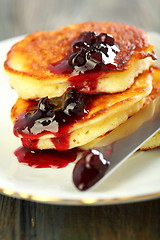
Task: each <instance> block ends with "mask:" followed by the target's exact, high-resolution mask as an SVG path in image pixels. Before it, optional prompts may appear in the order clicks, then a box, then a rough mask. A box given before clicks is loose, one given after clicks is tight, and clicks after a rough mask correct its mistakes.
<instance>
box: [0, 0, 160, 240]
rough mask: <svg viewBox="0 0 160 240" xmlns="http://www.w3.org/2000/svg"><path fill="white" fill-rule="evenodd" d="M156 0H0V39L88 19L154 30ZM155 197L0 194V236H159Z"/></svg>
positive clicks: (150, 239)
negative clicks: (67, 202) (83, 202)
mask: <svg viewBox="0 0 160 240" xmlns="http://www.w3.org/2000/svg"><path fill="white" fill-rule="evenodd" d="M159 18H160V1H159V0H152V1H151V0H111V1H109V0H108V1H107V0H99V1H96V0H84V1H83V0H81V1H80V0H68V1H67V0H62V1H59V0H39V1H34V0H27V1H26V0H25V1H24V0H0V40H3V39H6V38H10V37H13V36H17V35H21V34H24V33H30V32H33V31H36V30H51V29H57V28H59V27H61V26H64V25H67V24H71V23H78V22H82V21H88V20H98V21H101V20H105V21H117V22H124V23H127V24H132V25H136V26H138V27H141V28H143V29H145V30H146V31H157V32H160V20H159ZM159 210H160V199H156V200H149V201H144V202H137V203H128V204H117V205H108V206H107V205H106V206H62V205H61V206H58V205H47V204H42V203H36V202H30V201H26V200H19V199H14V198H11V197H7V196H4V195H2V194H1V195H0V240H12V239H13V240H54V239H56V240H63V239H64V240H68V239H69V240H72V239H74V240H78V239H80V240H88V239H91V240H97V239H98V240H104V239H108V240H112V239H116V240H143V239H144V240H159V239H160V211H159Z"/></svg>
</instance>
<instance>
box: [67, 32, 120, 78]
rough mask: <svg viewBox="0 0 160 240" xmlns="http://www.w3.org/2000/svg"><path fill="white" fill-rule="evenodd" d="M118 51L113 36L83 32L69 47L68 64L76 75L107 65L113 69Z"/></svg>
mask: <svg viewBox="0 0 160 240" xmlns="http://www.w3.org/2000/svg"><path fill="white" fill-rule="evenodd" d="M109 48H110V49H109ZM118 51H119V49H118V47H117V46H116V45H115V44H114V38H113V36H111V35H109V34H106V33H100V34H99V35H97V34H96V33H95V32H83V33H82V34H81V35H80V36H79V38H78V39H77V40H76V41H75V42H74V43H73V45H72V47H71V55H70V57H69V59H68V63H69V65H70V66H72V67H73V71H75V73H76V74H81V73H84V72H86V71H90V70H93V69H96V68H97V67H103V66H105V65H107V64H110V66H111V64H112V69H114V68H115V67H116V65H115V63H114V58H115V55H116V53H117V52H118ZM105 69H106V70H107V68H105ZM109 69H110V68H108V70H109Z"/></svg>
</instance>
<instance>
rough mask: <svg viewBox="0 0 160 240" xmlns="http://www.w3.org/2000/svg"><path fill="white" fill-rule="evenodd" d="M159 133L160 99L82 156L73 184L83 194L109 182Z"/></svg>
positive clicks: (75, 169) (75, 168)
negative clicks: (102, 182)
mask: <svg viewBox="0 0 160 240" xmlns="http://www.w3.org/2000/svg"><path fill="white" fill-rule="evenodd" d="M159 130H160V97H157V98H156V99H155V100H154V101H152V102H151V103H150V104H148V105H147V106H145V107H144V108H142V110H140V111H139V112H137V113H136V114H135V115H134V116H132V117H130V118H129V119H128V120H127V121H125V122H124V123H123V124H121V125H120V126H119V127H117V128H116V129H114V130H113V131H111V132H110V133H109V134H107V135H106V136H105V137H104V138H103V139H102V140H101V141H100V142H99V143H98V144H97V145H95V146H94V148H92V149H89V150H86V151H84V152H83V153H82V156H81V158H80V160H79V161H78V162H77V163H76V165H75V167H74V169H73V176H72V178H73V183H74V185H75V186H76V187H77V188H78V189H79V190H81V191H84V190H87V189H89V188H91V187H93V186H95V185H97V183H100V182H101V181H102V180H104V179H105V180H106V178H107V177H108V176H110V175H111V174H112V173H113V172H114V171H115V170H116V169H117V168H118V167H119V166H120V165H121V164H122V163H124V161H125V160H126V159H128V158H129V157H130V156H131V155H132V154H133V153H134V152H136V151H137V150H138V149H139V148H140V146H141V145H143V144H144V143H145V142H146V141H147V140H148V139H149V138H150V137H152V136H153V135H154V134H155V133H156V132H158V131H159ZM100 180H101V181H100Z"/></svg>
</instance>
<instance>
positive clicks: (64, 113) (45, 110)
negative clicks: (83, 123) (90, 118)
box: [14, 89, 96, 150]
mask: <svg viewBox="0 0 160 240" xmlns="http://www.w3.org/2000/svg"><path fill="white" fill-rule="evenodd" d="M95 97H96V96H95ZM91 100H92V96H90V95H89V96H87V95H85V94H82V93H80V92H78V91H76V90H73V89H72V90H70V91H69V92H67V93H66V94H65V95H64V96H62V97H60V98H54V99H48V97H45V98H42V99H41V100H40V101H39V103H38V106H37V109H36V110H35V111H34V112H33V113H32V112H27V113H26V112H24V113H22V114H20V115H19V116H18V118H17V119H16V121H15V124H14V134H15V135H16V136H19V135H20V136H22V137H24V141H27V139H30V140H34V141H35V142H36V144H37V143H38V142H37V139H38V138H39V137H41V136H43V135H45V134H49V133H52V134H54V136H55V137H56V138H55V137H54V136H53V138H51V139H52V140H53V143H54V144H55V145H56V148H57V149H59V150H66V149H68V147H69V146H68V144H69V130H70V128H71V127H72V125H73V124H74V123H76V122H77V121H79V120H82V119H83V118H84V117H85V116H86V115H87V114H88V112H89V109H90V107H91V104H92V103H91V102H92V101H91ZM62 136H63V139H61V137H62ZM64 136H65V137H66V139H65V137H64ZM28 141H29V140H28ZM58 141H59V142H58ZM62 142H64V143H65V142H66V144H64V145H65V146H63V144H62ZM62 147H64V148H63V149H62ZM35 149H36V147H35Z"/></svg>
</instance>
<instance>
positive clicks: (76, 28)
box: [4, 22, 156, 99]
mask: <svg viewBox="0 0 160 240" xmlns="http://www.w3.org/2000/svg"><path fill="white" fill-rule="evenodd" d="M90 31H92V32H96V33H97V34H100V33H107V34H110V35H112V36H113V37H114V41H115V43H114V44H115V45H113V46H114V49H113V48H112V46H109V45H107V46H108V49H110V51H111V50H112V51H111V52H112V54H113V53H114V56H115V58H114V59H111V63H112V64H106V65H105V68H102V69H100V71H97V70H96V69H95V71H90V70H88V71H86V72H81V74H77V72H75V71H69V72H66V71H68V70H66V69H65V70H64V69H63V67H64V65H65V64H66V65H65V67H66V66H68V60H66V59H68V57H69V56H70V54H71V46H72V45H73V42H75V41H77V40H76V39H77V38H78V39H79V36H81V34H83V33H84V32H90ZM97 36H98V35H97ZM97 38H98V37H97ZM109 44H110V43H109ZM92 47H93V46H92ZM115 49H118V50H115ZM83 50H84V49H83ZM92 50H93V49H92ZM108 51H109V50H108ZM115 52H116V53H115ZM103 55H104V54H103ZM105 56H107V55H105ZM155 59H156V58H155V56H154V47H153V46H152V45H151V44H150V43H149V40H148V36H147V34H146V33H145V32H144V31H143V30H141V29H139V28H137V27H134V26H128V25H125V24H120V23H113V22H85V23H81V24H76V25H70V26H67V27H63V28H61V29H59V30H57V31H48V32H45V31H39V32H35V33H32V34H30V35H28V36H27V37H25V38H24V39H23V40H22V41H20V42H18V43H16V44H15V45H14V46H13V47H12V48H11V50H10V51H9V52H8V55H7V59H6V61H5V63H4V67H5V70H6V72H7V74H8V75H9V81H10V84H11V86H12V87H13V88H14V89H15V90H16V91H17V93H18V95H19V97H21V98H23V99H36V98H42V97H46V96H48V97H49V98H53V97H58V96H62V95H63V94H64V93H65V92H66V91H67V90H68V89H70V88H74V89H76V90H78V91H80V92H83V93H90V94H95V93H116V92H122V91H125V90H126V89H127V88H129V87H130V86H131V85H132V84H133V82H134V79H135V78H136V77H137V76H138V75H139V74H140V73H142V72H143V71H144V70H147V69H149V67H150V66H151V65H152V64H153V62H154V60H155ZM113 60H114V61H113ZM105 61H108V60H107V58H106V59H105ZM64 63H65V64H64ZM74 63H75V61H74ZM63 64H64V65H63ZM103 65H104V64H103ZM55 66H58V67H57V68H56V67H55ZM96 66H97V65H96ZM106 66H107V67H106ZM72 67H73V66H72ZM98 67H100V65H98ZM61 68H62V69H61ZM57 69H58V70H57ZM81 69H82V68H81ZM104 69H105V70H104ZM72 70H73V69H72ZM74 70H75V68H74ZM57 71H58V72H57Z"/></svg>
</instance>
